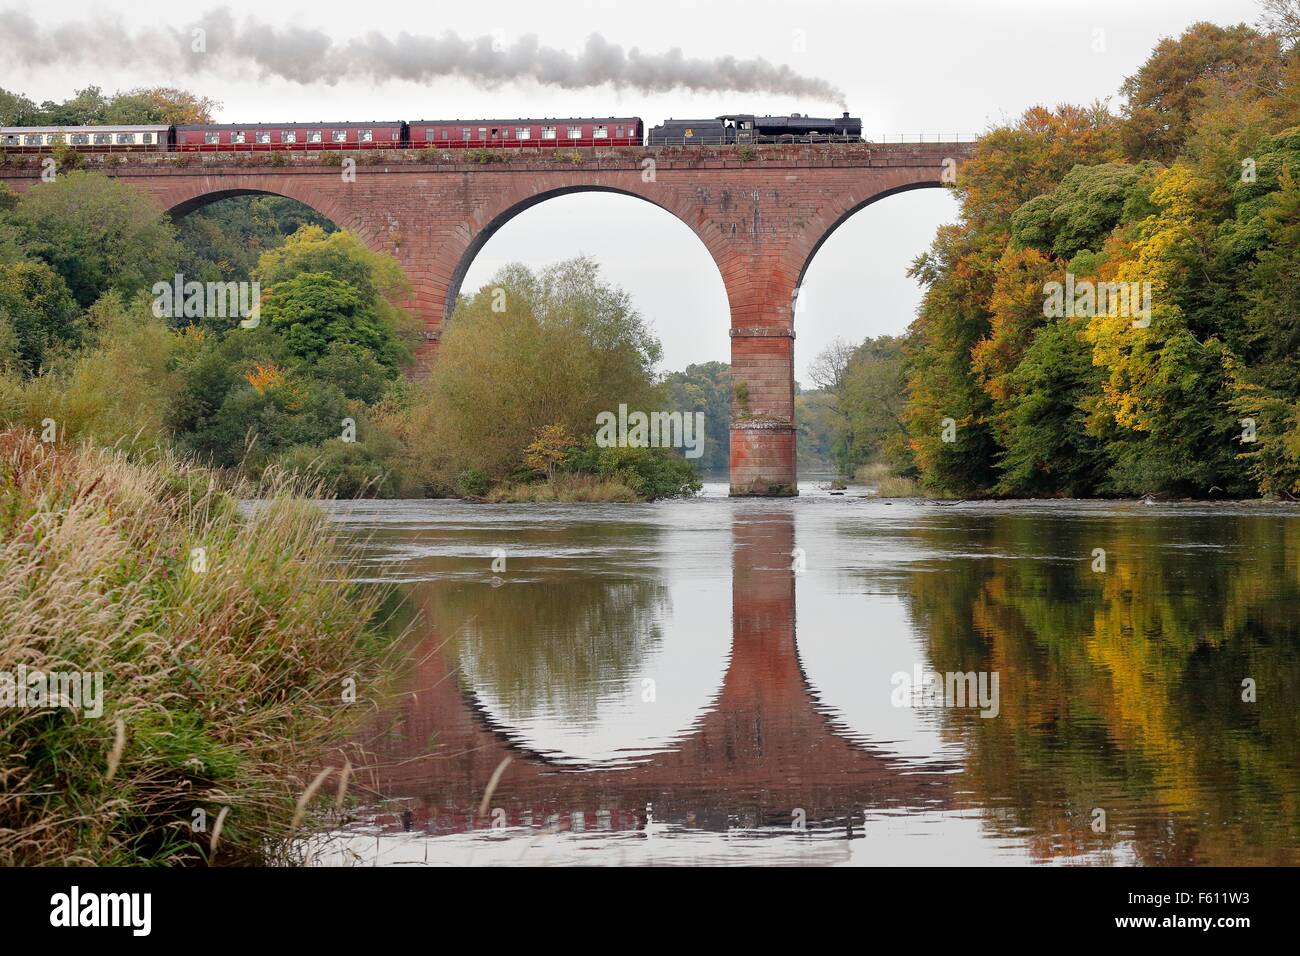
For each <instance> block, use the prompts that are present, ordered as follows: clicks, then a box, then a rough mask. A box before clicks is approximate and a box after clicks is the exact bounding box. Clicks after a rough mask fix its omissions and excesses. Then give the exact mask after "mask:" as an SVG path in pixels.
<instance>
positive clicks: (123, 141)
mask: <svg viewBox="0 0 1300 956" xmlns="http://www.w3.org/2000/svg"><path fill="white" fill-rule="evenodd" d="M134 144H135V133H118V134H117V145H119V146H132V145H134Z"/></svg>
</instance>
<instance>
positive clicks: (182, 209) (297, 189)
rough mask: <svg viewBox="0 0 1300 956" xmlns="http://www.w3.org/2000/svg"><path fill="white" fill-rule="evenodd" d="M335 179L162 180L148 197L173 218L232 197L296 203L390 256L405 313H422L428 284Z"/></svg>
mask: <svg viewBox="0 0 1300 956" xmlns="http://www.w3.org/2000/svg"><path fill="white" fill-rule="evenodd" d="M233 178H234V177H232V179H233ZM336 180H337V176H336V175H335V174H333V173H331V174H329V180H328V182H326V181H324V180H323V179H322V177H320V176H285V175H281V176H270V175H253V176H247V177H239V178H238V179H237V180H236V182H233V183H230V184H229V185H224V184H223V185H220V186H216V185H214V184H213V183H212V182H211V181H210V180H209V179H208V178H207V177H167V179H165V180H163V182H162V184H161V186H155V187H154V188H153V192H154V195H155V197H156V198H157V199H158V200H159V202H161V204H162V206H163V208H164V209H165V210H166V211H167V213H168V215H170V216H171V217H172V218H173V219H178V218H182V217H184V216H187V215H189V214H190V213H192V212H195V211H197V210H199V209H202V208H203V207H205V206H209V205H211V204H212V203H215V202H220V201H221V200H223V199H232V198H234V197H236V196H280V197H283V198H285V199H292V200H294V201H295V202H300V203H302V204H303V205H304V206H306V207H308V208H309V209H312V210H313V211H315V212H317V213H319V214H320V215H322V216H324V217H326V218H327V219H329V220H330V221H331V222H333V223H334V224H335V225H336V226H338V227H339V228H340V229H343V230H346V231H347V232H349V233H351V234H352V235H354V236H356V237H357V238H358V239H360V240H361V242H362V243H364V244H365V246H366V247H367V248H368V249H371V250H373V251H375V252H383V253H387V254H389V255H394V256H395V257H396V258H397V259H398V261H399V262H400V263H401V265H402V268H403V271H405V272H406V277H407V280H408V282H409V283H410V286H411V295H410V296H409V298H408V299H407V301H406V302H405V303H403V304H404V306H405V308H406V309H407V310H409V311H410V312H412V314H416V315H425V314H427V304H428V303H429V302H430V301H431V300H433V299H434V298H435V297H436V295H437V289H436V288H435V286H434V283H433V280H432V279H431V278H430V277H429V276H427V275H423V274H421V273H420V272H419V271H418V270H413V269H412V268H411V262H410V261H409V259H408V258H405V257H403V256H401V255H400V254H399V253H400V251H401V250H400V247H399V246H398V245H397V244H396V243H394V241H393V240H392V237H391V236H390V235H388V234H386V233H384V232H383V230H382V229H381V228H380V227H379V226H378V225H377V224H376V223H375V222H374V219H373V217H372V216H368V215H367V214H366V213H367V210H366V207H365V206H364V205H358V204H357V203H356V202H355V199H354V197H353V196H352V195H351V194H349V193H347V192H346V191H340V190H339V188H338V186H337V185H336V183H335V181H336Z"/></svg>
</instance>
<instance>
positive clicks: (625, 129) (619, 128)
mask: <svg viewBox="0 0 1300 956" xmlns="http://www.w3.org/2000/svg"><path fill="white" fill-rule="evenodd" d="M860 142H862V121H861V120H859V119H855V118H852V117H850V116H849V114H848V113H845V114H844V115H843V116H842V117H839V118H837V119H818V118H814V117H809V116H803V115H801V114H798V113H793V114H791V115H790V116H755V115H754V114H752V113H750V114H732V115H728V116H718V117H715V118H713V119H701V120H672V119H670V120H665V121H664V123H663V124H661V125H659V126H656V127H654V128H653V129H651V130H650V131H649V135H648V136H647V135H646V131H645V127H644V125H643V123H642V122H641V119H640V117H637V116H629V117H614V116H610V117H606V118H604V119H598V118H590V117H588V118H578V117H565V118H554V119H549V118H548V119H498V120H488V119H468V120H460V119H456V120H412V121H410V122H407V121H404V120H386V121H382V120H375V121H371V122H369V123H354V122H342V121H337V122H325V121H321V122H318V123H191V124H181V125H175V126H160V125H140V126H6V127H0V150H3V151H7V152H19V153H23V152H50V151H52V150H54V149H56V148H60V147H61V148H66V149H72V150H76V151H84V152H104V151H111V152H121V151H134V152H140V151H147V152H261V151H270V152H282V151H290V150H302V151H317V150H368V149H503V148H505V149H510V148H514V149H523V148H536V149H556V148H560V147H575V146H643V145H645V146H685V147H690V146H717V145H724V146H725V145H745V144H750V143H860Z"/></svg>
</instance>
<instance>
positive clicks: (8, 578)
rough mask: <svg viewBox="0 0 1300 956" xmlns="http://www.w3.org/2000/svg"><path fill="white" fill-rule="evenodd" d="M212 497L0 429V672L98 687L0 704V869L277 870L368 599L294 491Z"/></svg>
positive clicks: (322, 761)
mask: <svg viewBox="0 0 1300 956" xmlns="http://www.w3.org/2000/svg"><path fill="white" fill-rule="evenodd" d="M234 491H235V493H234V494H232V493H231V492H229V491H223V490H221V489H220V488H219V487H218V486H217V484H216V482H215V480H214V478H213V476H212V475H211V474H210V473H209V472H207V471H205V470H203V469H200V468H197V467H193V466H191V465H188V464H187V463H185V462H184V461H181V460H179V459H177V458H175V457H174V456H172V455H170V454H168V453H166V452H159V453H158V455H156V456H153V457H151V459H150V460H149V461H148V463H143V464H142V463H140V462H139V461H133V460H130V459H128V457H127V456H126V455H125V454H124V453H122V452H120V451H113V450H105V449H102V448H94V447H91V446H80V447H69V446H58V445H51V444H42V443H41V442H40V441H38V440H37V439H36V437H35V435H34V434H33V433H32V432H30V431H28V430H26V429H11V430H8V431H3V432H0V675H3V674H15V673H17V672H18V671H19V669H20V668H21V669H23V670H25V671H26V672H27V673H28V674H30V673H31V672H33V671H37V672H42V673H46V674H49V673H55V672H63V673H71V672H77V673H81V674H100V675H102V701H101V705H102V713H101V714H99V715H98V716H92V714H91V712H90V710H89V709H87V708H86V707H85V706H84V702H83V707H82V708H81V709H77V708H73V707H68V706H48V705H47V706H30V704H31V701H30V700H29V701H27V704H28V706H17V705H13V704H12V703H11V705H8V706H6V705H4V704H3V701H0V864H3V865H15V864H19V865H21V864H96V865H105V864H107V865H114V864H115V865H123V864H126V865H130V864H202V863H214V862H216V863H282V862H290V861H292V860H293V859H294V856H295V852H296V851H295V846H296V845H297V844H296V843H295V841H294V839H293V829H294V825H295V824H296V822H297V820H296V819H295V817H296V816H299V815H300V814H301V810H300V809H299V808H300V806H301V805H305V803H306V800H301V803H300V798H302V796H303V794H304V791H306V790H307V788H308V787H309V785H310V784H311V783H312V781H313V779H314V778H315V777H316V776H317V775H318V773H319V772H320V771H321V768H322V767H323V766H324V767H327V766H329V765H330V764H331V763H332V762H334V761H333V759H332V754H333V753H334V752H335V751H334V750H333V745H334V744H335V743H336V742H337V741H338V740H339V739H340V738H341V736H342V735H344V734H345V733H346V732H347V730H348V728H349V727H350V726H351V725H352V719H351V718H352V717H353V715H356V716H358V717H359V716H360V713H359V712H360V710H361V709H362V707H363V706H364V704H363V702H364V701H365V700H366V699H367V696H368V695H367V693H366V689H367V688H368V687H373V686H374V683H373V681H374V678H375V676H376V675H377V673H378V671H379V668H380V663H381V658H382V657H383V649H384V646H385V642H386V639H385V637H384V636H383V634H382V629H381V628H380V627H378V626H377V625H375V624H374V619H375V611H376V608H377V605H378V603H379V601H380V598H381V595H380V594H379V593H378V592H377V591H375V590H372V589H361V588H359V587H357V586H355V585H352V584H349V583H347V581H346V577H347V575H346V573H345V571H343V570H342V569H341V568H340V566H339V562H340V553H341V552H340V548H339V543H338V542H337V541H336V539H335V536H334V534H333V532H332V530H331V528H330V525H329V522H328V519H327V518H326V516H325V515H324V514H323V513H322V512H321V511H320V510H319V509H318V508H317V507H316V506H314V505H313V504H312V503H311V502H310V501H308V500H307V498H308V497H310V496H311V493H312V491H313V489H312V488H309V487H306V486H304V484H303V483H302V481H301V480H299V479H295V478H292V477H286V476H276V475H272V476H270V477H268V478H266V479H264V480H263V482H262V483H261V484H260V485H259V486H257V487H245V488H237V489H235V490H234ZM238 498H257V499H258V500H257V501H256V503H255V505H254V506H253V507H252V508H250V509H244V508H241V507H240V505H239V501H238ZM2 679H3V678H2V677H0V680H2ZM349 679H350V680H351V681H355V687H356V689H357V690H356V696H355V701H353V700H349V695H348V694H347V693H345V690H346V689H347V688H348V687H349V686H350V684H349ZM337 762H339V763H340V765H341V759H340V760H338V761H337ZM308 796H310V795H308ZM218 837H219V839H218Z"/></svg>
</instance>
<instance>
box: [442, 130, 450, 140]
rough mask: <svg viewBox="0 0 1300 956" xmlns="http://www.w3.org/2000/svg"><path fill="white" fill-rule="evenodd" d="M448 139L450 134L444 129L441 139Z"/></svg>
mask: <svg viewBox="0 0 1300 956" xmlns="http://www.w3.org/2000/svg"><path fill="white" fill-rule="evenodd" d="M450 137H451V133H450V131H448V130H446V129H444V130H443V131H442V138H443V139H449V138H450Z"/></svg>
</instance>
